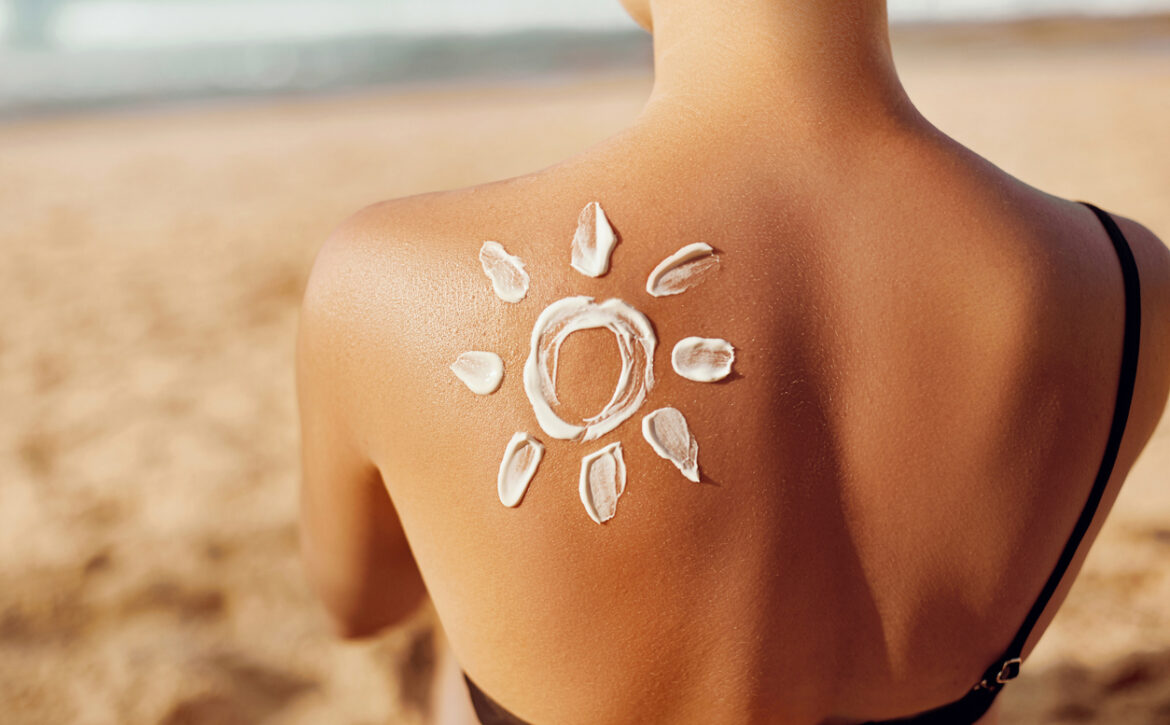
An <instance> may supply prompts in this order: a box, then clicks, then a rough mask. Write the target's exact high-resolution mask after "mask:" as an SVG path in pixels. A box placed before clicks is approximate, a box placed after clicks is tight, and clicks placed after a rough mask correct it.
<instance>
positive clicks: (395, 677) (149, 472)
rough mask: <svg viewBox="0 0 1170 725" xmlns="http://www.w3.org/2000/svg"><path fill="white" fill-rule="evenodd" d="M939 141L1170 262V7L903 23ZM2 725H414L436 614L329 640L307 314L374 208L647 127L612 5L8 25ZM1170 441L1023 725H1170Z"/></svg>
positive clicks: (630, 29) (1103, 547)
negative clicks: (306, 366) (302, 424)
mask: <svg viewBox="0 0 1170 725" xmlns="http://www.w3.org/2000/svg"><path fill="white" fill-rule="evenodd" d="M890 7H891V16H892V18H893V20H894V23H895V27H894V33H893V41H894V49H895V56H896V58H897V62H898V65H899V68H900V70H901V72H902V74H903V78H904V82H905V85H906V87H907V89H908V91H909V92H910V95H911V96H912V97H913V98H914V100H915V101H916V102H917V103H918V105H919V107H920V109H921V110H922V111H923V113H924V114H925V115H926V116H927V117H928V118H929V119H931V120H932V121H933V122H934V123H935V124H936V125H938V126H939V127H940V128H942V129H943V130H944V131H946V132H947V133H949V134H951V135H952V136H954V137H955V138H957V139H958V140H959V141H960V142H962V143H964V144H966V145H968V146H969V147H971V148H973V149H974V150H975V151H976V152H978V153H980V154H982V155H984V156H985V157H987V158H989V159H990V160H991V161H992V162H994V163H996V164H997V165H999V166H1001V167H1002V168H1004V169H1006V170H1007V171H1009V172H1010V173H1012V174H1014V175H1016V176H1018V177H1019V178H1021V179H1023V180H1025V181H1027V182H1029V183H1031V184H1033V185H1035V186H1038V187H1041V188H1043V189H1045V190H1047V191H1050V192H1052V193H1055V194H1058V195H1061V196H1066V197H1069V198H1074V199H1086V200H1090V201H1093V202H1095V203H1097V204H1099V205H1101V206H1103V207H1105V208H1106V209H1109V210H1111V211H1115V212H1117V213H1120V214H1124V215H1126V216H1130V217H1133V218H1136V219H1138V220H1140V221H1142V222H1143V223H1145V224H1146V225H1147V226H1148V227H1150V228H1151V229H1152V230H1153V231H1154V232H1155V233H1156V234H1158V235H1159V236H1161V237H1162V238H1163V239H1165V240H1170V204H1167V201H1166V200H1167V198H1168V196H1170V131H1168V130H1167V129H1168V128H1170V124H1168V122H1167V119H1168V118H1170V15H1166V14H1164V13H1170V1H1161V0H1144V1H1141V0H891V3H890ZM0 38H2V40H0V252H2V253H3V256H2V257H0V310H2V311H3V318H2V320H3V321H2V322H0V411H3V415H0V713H2V714H0V721H3V722H4V723H19V724H24V723H30V724H31V723H38V724H41V723H86V724H89V723H93V724H105V723H120V724H121V723H128V724H136V723H150V724H153V723H162V724H165V725H178V724H181V723H217V724H227V725H234V724H235V723H355V724H356V723H422V722H426V718H427V711H428V698H429V690H428V688H429V682H430V672H431V670H432V668H433V666H434V661H435V656H436V655H435V653H436V650H437V645H436V641H437V640H436V635H435V633H434V627H433V615H432V614H431V613H430V612H429V611H421V612H419V614H418V615H417V616H416V617H415V618H414V619H413V620H412V622H411V623H410V624H408V625H407V626H405V627H402V628H400V629H399V630H396V631H394V632H391V633H388V634H386V635H385V636H383V637H381V638H378V639H376V640H374V641H371V642H367V643H362V644H341V643H338V642H335V641H334V640H332V639H331V637H330V635H329V633H328V630H327V628H326V624H325V621H324V618H323V616H322V614H321V613H320V610H319V609H318V607H317V605H316V603H315V602H314V601H313V600H312V598H311V597H310V595H309V593H308V591H307V589H306V586H305V583H304V581H303V578H302V575H301V572H300V569H299V565H298V562H297V559H296V529H295V516H296V486H297V455H298V452H297V431H296V415H295V400H294V393H293V375H292V346H293V336H294V331H295V326H296V310H297V305H298V302H299V298H300V293H301V289H302V286H303V284H304V280H305V277H306V275H307V272H308V269H309V266H310V264H311V261H312V256H313V253H314V252H315V250H316V248H317V246H318V245H319V244H320V243H321V241H322V240H323V239H324V238H325V237H326V235H327V234H328V233H329V231H330V229H331V228H332V227H333V226H334V225H336V224H337V222H338V221H340V220H341V219H342V218H344V217H345V216H346V215H348V214H349V213H351V212H352V211H354V210H355V209H357V208H359V207H361V206H364V205H366V204H368V203H371V202H373V201H376V200H379V199H384V198H389V197H397V196H403V195H408V194H413V193H418V192H423V191H429V190H434V189H440V188H451V187H459V186H464V185H468V184H474V183H480V182H485V181H489V180H493V179H497V178H501V177H506V176H511V175H516V174H520V173H524V172H527V171H530V170H533V169H536V168H540V167H543V166H546V165H548V164H551V163H554V162H556V161H558V160H560V159H562V158H564V157H566V156H569V155H571V154H573V153H575V152H577V151H579V150H581V149H582V148H584V147H586V146H588V145H590V144H593V143H595V142H597V141H600V140H602V139H603V138H605V137H606V136H608V135H610V134H612V133H614V132H616V131H618V130H619V129H621V128H622V127H623V126H625V125H626V124H628V123H629V122H630V121H631V120H632V119H633V117H634V116H635V115H636V114H637V112H638V110H639V109H640V107H641V103H642V102H643V100H644V99H645V97H646V95H647V93H648V92H649V89H650V84H651V78H652V75H651V66H650V58H651V50H650V39H649V36H647V35H646V34H645V33H643V32H642V31H640V30H639V29H637V28H636V27H635V26H634V25H633V23H632V21H630V20H629V19H628V18H627V17H626V16H625V15H624V14H623V12H622V10H621V8H620V7H619V6H618V4H617V0H571V1H570V0H561V2H556V3H553V2H548V1H547V0H498V1H496V2H486V1H484V0H331V1H326V0H0ZM1168 484H1170V424H1168V423H1167V422H1166V421H1164V423H1163V425H1162V427H1161V428H1160V429H1159V431H1158V433H1157V434H1156V437H1155V440H1154V442H1153V443H1152V445H1151V447H1150V449H1149V450H1148V451H1147V452H1146V454H1145V455H1144V456H1143V458H1142V459H1141V460H1140V461H1139V463H1138V467H1137V469H1135V471H1134V473H1133V475H1132V476H1131V479H1130V482H1129V483H1128V484H1127V487H1126V489H1125V490H1124V491H1123V493H1122V495H1121V498H1120V499H1119V501H1118V503H1117V506H1116V508H1115V510H1114V513H1113V514H1112V516H1111V518H1110V519H1109V521H1108V523H1107V524H1106V526H1105V529H1104V531H1103V532H1102V534H1101V537H1100V539H1099V541H1098V543H1097V546H1096V547H1095V548H1094V550H1093V552H1092V554H1091V555H1090V557H1089V560H1088V562H1087V564H1086V567H1085V570H1084V573H1083V574H1082V576H1081V578H1080V579H1079V580H1078V582H1077V584H1076V586H1075V587H1074V589H1073V593H1072V595H1071V596H1070V599H1069V600H1068V602H1067V604H1066V605H1065V607H1064V609H1063V610H1062V611H1061V613H1060V615H1059V616H1058V617H1057V619H1056V621H1055V623H1054V624H1053V626H1052V628H1051V629H1050V630H1049V632H1048V634H1047V635H1046V636H1045V639H1044V640H1043V641H1042V643H1041V645H1040V647H1039V648H1038V649H1037V650H1036V652H1035V654H1034V655H1033V657H1032V658H1031V660H1030V661H1029V663H1028V666H1027V667H1026V669H1025V674H1024V676H1023V677H1022V678H1021V679H1020V680H1019V681H1018V682H1017V683H1015V684H1014V685H1013V686H1012V687H1010V688H1008V689H1007V690H1006V691H1005V695H1004V696H1003V699H1004V701H1005V713H1004V722H1005V723H1009V724H1010V723H1020V724H1022V723H1102V724H1103V723H1162V724H1165V723H1170V607H1167V605H1166V602H1170V564H1168V562H1170V485H1168Z"/></svg>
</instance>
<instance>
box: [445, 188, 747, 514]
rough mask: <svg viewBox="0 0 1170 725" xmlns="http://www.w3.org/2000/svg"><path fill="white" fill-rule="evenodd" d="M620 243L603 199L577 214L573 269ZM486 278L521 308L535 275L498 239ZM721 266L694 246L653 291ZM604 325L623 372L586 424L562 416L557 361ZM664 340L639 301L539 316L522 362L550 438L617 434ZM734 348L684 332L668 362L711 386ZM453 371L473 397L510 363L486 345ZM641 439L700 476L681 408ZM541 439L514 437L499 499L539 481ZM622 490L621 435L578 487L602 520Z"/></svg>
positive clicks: (581, 304)
mask: <svg viewBox="0 0 1170 725" xmlns="http://www.w3.org/2000/svg"><path fill="white" fill-rule="evenodd" d="M616 244H617V236H616V235H615V234H614V231H613V227H611V226H610V224H609V220H608V219H607V218H606V216H605V212H604V211H602V209H601V205H600V204H598V203H597V202H590V203H589V204H588V205H586V206H585V208H584V209H583V210H582V211H581V215H580V217H579V218H578V220H577V231H576V233H575V234H574V236H573V241H572V244H571V249H570V251H571V256H570V266H572V268H573V269H575V270H577V271H578V272H580V273H581V274H583V275H586V276H588V277H601V276H603V275H604V274H605V273H606V272H608V271H609V265H610V256H611V255H612V253H613V249H614V247H615V246H616ZM479 259H480V264H481V266H482V267H483V271H484V274H485V275H487V278H488V279H489V280H490V281H491V284H492V289H493V290H494V292H495V294H496V296H497V297H499V298H500V299H501V300H503V301H505V302H508V303H512V304H518V303H520V302H522V301H523V300H524V298H525V296H526V295H527V294H528V286H529V283H530V278H529V276H528V273H527V271H526V270H525V265H524V262H523V260H521V259H520V258H519V257H516V256H513V255H511V254H508V252H507V251H506V250H505V249H504V247H503V245H501V244H500V243H499V242H493V241H488V242H484V243H483V246H482V248H481V249H480V254H479ZM718 268H719V256H718V254H716V252H715V250H714V249H712V248H711V247H710V246H709V245H707V244H703V243H701V242H699V243H694V244H688V245H686V246H684V247H683V248H681V249H679V250H678V251H677V252H675V253H674V254H672V255H670V256H668V257H667V258H665V259H664V260H662V262H661V263H660V264H658V265H657V266H656V267H655V268H654V269H653V270H652V271H651V272H650V275H649V277H648V278H647V280H646V292H647V294H650V295H652V296H654V297H666V296H670V295H677V294H681V293H682V292H685V291H686V290H688V289H690V288H692V287H694V286H696V285H698V284H700V283H701V282H703V281H704V280H705V279H706V278H707V277H708V276H709V275H710V274H711V273H713V272H715V271H716V270H718ZM590 329H606V330H609V331H610V332H612V333H613V335H614V337H615V339H616V340H617V345H618V353H619V355H621V362H622V366H621V373H620V374H619V376H618V382H617V386H616V387H615V389H614V392H613V395H612V396H611V397H610V399H609V402H608V403H606V405H605V407H603V408H602V409H601V411H600V412H598V413H597V414H596V415H593V416H590V417H588V418H585V419H584V420H580V421H569V420H564V419H563V418H562V417H561V416H560V415H558V413H557V408H558V406H559V405H560V401H559V400H558V399H557V393H556V387H557V357H558V355H559V354H560V349H561V344H562V343H563V342H564V341H565V339H566V338H567V337H568V336H569V335H571V334H573V333H574V332H578V331H581V330H590ZM657 344H658V339H657V338H656V337H655V334H654V327H653V325H651V323H650V320H649V319H647V317H646V316H645V315H644V314H642V313H641V312H639V311H638V310H637V309H636V308H635V307H634V306H633V305H631V304H629V303H628V302H625V301H624V300H620V299H616V298H611V299H608V300H604V301H602V302H598V301H596V300H595V299H594V298H592V297H586V296H574V297H565V298H563V299H560V300H557V301H556V302H553V303H552V304H550V305H549V306H548V307H546V308H544V310H543V311H542V312H541V313H540V315H539V316H538V317H537V318H536V322H535V323H534V324H533V326H532V339H531V342H530V345H529V351H528V358H527V360H526V361H525V363H524V374H523V382H524V392H525V393H526V394H527V396H528V400H529V402H530V403H531V404H532V411H533V413H534V414H535V415H536V421H537V423H538V424H539V425H540V428H541V430H542V431H543V432H544V433H545V435H548V436H550V437H552V438H557V439H560V440H573V441H579V442H581V443H588V442H590V441H594V440H597V439H599V438H601V437H603V436H605V435H606V434H607V433H609V432H611V431H613V430H614V429H615V428H617V427H618V426H620V425H621V424H622V423H624V422H625V421H626V420H628V419H629V418H631V417H632V416H633V415H634V414H636V413H637V412H638V411H639V410H640V409H641V408H642V405H643V404H644V403H645V402H646V397H647V395H648V394H649V393H650V390H651V389H652V388H653V387H654V350H655V348H656V346H657ZM734 362H735V349H734V348H733V347H732V346H731V344H730V343H729V342H727V341H726V340H722V339H719V338H703V337H687V338H684V339H683V340H681V341H679V343H678V344H677V345H675V346H674V349H673V350H672V352H671V367H672V368H673V369H674V371H675V372H676V373H677V374H678V375H681V376H682V377H684V378H686V379H688V380H693V381H696V382H704V383H709V382H715V381H718V380H722V379H723V378H725V377H727V376H728V375H729V374H730V373H731V366H732V364H733V363H734ZM451 370H452V372H454V374H455V375H456V376H457V377H458V378H459V379H460V380H462V381H463V382H464V384H466V385H467V387H468V388H469V389H470V390H471V391H472V392H474V393H477V394H479V395H490V394H492V393H494V392H495V391H496V390H497V389H498V388H499V386H500V383H501V381H502V379H503V371H504V363H503V361H502V360H501V359H500V357H499V356H498V355H496V354H495V353H491V352H486V351H475V350H473V351H469V352H465V353H463V354H461V355H460V356H459V357H458V359H456V361H455V362H454V363H452V365H451ZM642 436H643V438H644V439H645V440H646V442H647V444H649V446H650V447H651V448H652V449H653V450H654V452H655V453H656V454H658V455H659V456H660V457H662V458H665V459H666V460H668V461H670V462H671V463H672V464H674V466H675V467H676V468H678V470H679V471H680V472H681V473H682V475H683V476H685V477H686V478H687V479H689V480H691V481H694V482H696V483H697V482H698V481H699V479H700V475H699V461H698V456H699V444H698V442H697V441H696V440H695V436H694V435H693V434H692V433H691V431H690V428H689V427H688V426H687V421H686V418H685V417H684V416H683V414H682V412H681V411H679V410H677V409H675V408H670V407H666V408H659V409H657V410H654V411H652V412H650V413H648V414H646V415H644V416H643V417H642ZM543 456H544V445H543V444H542V443H541V442H540V440H539V439H537V438H536V437H534V436H533V435H532V434H530V433H527V432H518V433H516V434H515V435H513V436H512V438H511V440H510V441H508V445H507V447H506V448H505V450H504V456H503V460H502V461H501V462H500V469H499V474H498V476H497V479H496V486H497V491H498V493H499V497H500V501H501V503H503V504H504V505H505V506H510V507H514V506H519V505H520V502H521V501H522V500H523V499H524V494H525V492H526V491H527V490H528V486H529V484H531V483H532V480H533V478H535V476H536V473H537V469H538V467H539V466H540V460H541V458H542V457H543ZM625 489H626V464H625V460H624V458H623V456H622V445H621V442H620V441H617V442H613V443H610V444H608V445H605V446H602V447H600V448H598V449H596V450H592V451H589V452H587V453H586V454H585V455H584V456H583V457H582V459H581V473H580V477H579V480H578V490H579V493H580V497H581V504H582V505H583V506H584V507H585V512H586V513H587V514H588V515H589V517H590V518H591V519H593V520H594V521H596V522H597V523H599V524H602V523H605V522H606V521H608V520H610V519H611V518H613V516H614V514H615V513H616V512H617V503H618V499H619V498H620V497H621V495H622V493H623V492H624V491H625Z"/></svg>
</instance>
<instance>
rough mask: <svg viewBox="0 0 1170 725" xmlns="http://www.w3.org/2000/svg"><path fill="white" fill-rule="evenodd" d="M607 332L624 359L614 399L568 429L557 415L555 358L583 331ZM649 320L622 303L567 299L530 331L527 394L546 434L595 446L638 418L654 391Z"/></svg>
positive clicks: (653, 340)
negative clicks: (628, 419) (637, 413)
mask: <svg viewBox="0 0 1170 725" xmlns="http://www.w3.org/2000/svg"><path fill="white" fill-rule="evenodd" d="M594 328H605V329H607V330H609V331H610V332H612V333H613V334H614V336H615V337H616V338H617V343H618V351H619V353H620V354H621V358H622V370H621V374H620V375H619V376H618V383H617V387H616V389H615V390H614V392H613V396H612V397H611V398H610V400H609V402H608V403H606V405H605V407H604V408H602V409H601V412H600V413H598V414H597V415H594V416H592V417H590V418H586V419H585V420H583V421H581V423H580V424H576V423H570V422H568V421H566V420H564V419H562V418H561V417H560V416H558V415H557V414H556V412H555V411H554V410H553V407H554V406H556V405H560V401H559V400H558V399H557V356H558V355H559V354H560V349H561V344H562V343H563V342H564V341H565V338H567V337H568V336H569V335H571V334H573V333H574V332H577V331H579V330H589V329H594ZM657 342H658V340H657V338H656V337H655V336H654V328H653V327H652V326H651V325H650V320H648V319H646V316H645V315H643V314H642V313H641V312H638V311H637V310H635V309H634V308H633V307H631V306H630V305H628V304H626V303H625V302H623V301H621V300H619V299H609V300H606V301H605V302H602V303H600V304H598V303H596V302H594V301H593V298H592V297H566V298H564V299H561V300H557V301H556V302H553V303H552V304H551V305H549V306H548V307H546V308H545V309H544V311H543V312H541V313H540V317H538V318H537V319H536V324H534V325H533V327H532V344H531V347H530V349H529V352H528V360H527V361H526V362H525V363H524V392H525V393H527V394H528V400H529V401H530V402H531V403H532V410H533V412H534V413H536V421H537V422H538V423H540V427H541V428H542V429H544V432H545V433H547V434H548V435H550V436H552V437H553V438H559V439H561V440H582V441H591V440H593V439H595V438H598V437H600V436H603V435H605V434H606V433H608V432H609V431H611V430H613V429H614V428H616V427H618V426H619V425H621V424H622V422H623V421H625V420H626V419H627V418H629V417H630V416H631V415H633V414H634V413H635V412H637V410H638V408H639V407H641V405H642V403H643V402H645V400H646V394H647V393H648V392H649V391H650V388H652V387H654V346H655V345H656V344H657Z"/></svg>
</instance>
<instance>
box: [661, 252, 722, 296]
mask: <svg viewBox="0 0 1170 725" xmlns="http://www.w3.org/2000/svg"><path fill="white" fill-rule="evenodd" d="M717 269H719V256H718V255H716V254H715V250H714V249H712V248H711V246H710V245H709V244H704V243H702V242H695V243H694V244H688V245H686V246H685V247H683V248H682V249H680V250H678V251H677V252H675V253H674V254H672V255H670V256H669V257H667V258H666V259H664V260H662V261H661V262H659V263H658V266H657V267H655V268H654V271H652V272H651V273H650V276H649V277H648V278H647V279H646V291H647V292H649V293H650V294H652V295H654V296H655V297H666V296H667V295H677V294H679V293H681V292H685V291H687V290H688V289H690V288H691V287H694V286H695V285H697V284H699V283H700V282H702V281H703V280H704V279H706V278H707V276H708V275H710V274H711V273H712V272H714V271H715V270H717Z"/></svg>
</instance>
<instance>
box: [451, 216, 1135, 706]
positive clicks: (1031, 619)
mask: <svg viewBox="0 0 1170 725" xmlns="http://www.w3.org/2000/svg"><path fill="white" fill-rule="evenodd" d="M1080 203H1081V204H1084V205H1085V206H1087V207H1088V208H1089V209H1091V210H1092V211H1093V213H1094V214H1096V215H1097V218H1098V219H1099V220H1100V221H1101V224H1102V225H1103V226H1104V227H1105V231H1106V232H1107V233H1108V234H1109V239H1110V241H1112V242H1113V248H1114V250H1116V252H1117V258H1118V260H1119V261H1120V262H1121V273H1122V276H1123V278H1124V282H1125V333H1124V334H1125V336H1124V340H1123V342H1122V351H1121V378H1120V380H1119V382H1118V384H1117V401H1116V405H1115V407H1114V409H1113V423H1112V425H1111V427H1110V429H1109V439H1108V440H1107V441H1106V443H1105V456H1104V458H1103V459H1102V460H1101V467H1100V469H1098V471H1097V478H1096V479H1095V480H1094V481H1093V488H1092V490H1091V491H1090V492H1089V499H1088V501H1086V502H1085V506H1084V508H1083V509H1081V515H1080V517H1079V518H1078V519H1077V523H1076V526H1074V527H1073V530H1072V534H1071V535H1069V537H1068V541H1067V542H1065V545H1064V550H1063V551H1061V553H1060V559H1059V560H1058V561H1057V562H1056V567H1055V568H1054V569H1053V570H1052V574H1050V575H1049V577H1048V581H1046V582H1045V583H1044V588H1043V589H1042V590H1041V591H1040V596H1039V597H1037V598H1036V603H1035V604H1033V605H1032V609H1031V610H1030V611H1029V612H1028V616H1027V617H1025V618H1024V623H1023V625H1022V626H1021V627H1020V629H1019V631H1018V632H1016V636H1015V639H1013V640H1012V643H1011V644H1010V645H1008V648H1007V650H1005V651H1004V653H1003V654H1002V655H1000V657H999V658H998V659H996V661H995V662H993V663H992V664H991V666H990V667H988V668H987V670H986V671H984V673H983V678H982V679H981V680H979V683H978V684H976V685H975V687H973V688H972V689H971V691H970V692H968V693H967V694H966V695H964V696H963V697H962V699H959V700H957V701H955V702H952V703H950V704H949V705H943V706H942V707H937V708H934V709H932V710H927V711H926V712H922V713H919V714H917V715H912V716H910V717H905V718H899V719H897V720H882V721H880V722H876V721H875V722H870V723H867V724H866V725H910V724H913V725H974V723H975V722H977V721H978V720H979V718H981V717H983V716H984V715H985V714H986V713H987V711H988V710H989V709H991V705H992V703H994V702H995V698H996V696H997V695H999V691H1000V690H1001V689H1003V686H1004V683H1006V682H1009V681H1010V680H1013V679H1015V678H1016V677H1017V676H1018V675H1019V674H1020V663H1021V661H1022V657H1023V652H1024V644H1025V643H1026V642H1027V641H1028V636H1029V635H1030V634H1031V633H1032V629H1033V628H1034V627H1035V626H1036V623H1037V622H1038V621H1039V620H1040V615H1041V614H1043V613H1044V609H1045V608H1046V607H1047V606H1048V602H1049V601H1050V600H1051V599H1052V596H1053V595H1054V594H1055V593H1056V589H1057V587H1058V586H1060V581H1061V579H1063V578H1064V574H1065V572H1066V571H1068V568H1069V566H1070V565H1071V564H1072V561H1073V558H1074V557H1075V556H1076V553H1077V549H1078V547H1079V546H1080V543H1081V541H1082V540H1083V539H1084V538H1085V533H1086V532H1088V530H1089V525H1090V524H1091V523H1092V521H1093V516H1094V514H1096V513H1097V507H1098V506H1099V505H1100V503H1101V498H1102V496H1104V495H1105V489H1106V487H1107V486H1108V484H1109V478H1110V476H1111V475H1112V474H1113V466H1114V464H1115V463H1116V462H1117V452H1118V450H1119V449H1120V448H1121V437H1122V434H1124V433H1125V425H1126V422H1127V421H1128V420H1129V408H1130V403H1131V402H1132V400H1133V388H1134V382H1135V379H1136V377H1137V363H1138V343H1139V337H1140V334H1141V326H1142V319H1141V318H1142V314H1141V289H1140V285H1139V283H1138V268H1137V264H1136V262H1134V258H1133V252H1132V251H1131V250H1130V248H1129V243H1128V242H1127V241H1126V239H1125V235H1124V234H1122V233H1121V229H1120V228H1119V227H1118V226H1117V223H1116V222H1114V221H1113V218H1112V217H1111V216H1109V214H1107V213H1105V212H1104V211H1101V210H1100V209H1098V208H1097V207H1095V206H1093V205H1092V204H1090V203H1088V202H1084V201H1082V202H1080ZM463 679H464V680H465V681H466V682H467V689H468V691H469V692H470V693H471V702H472V704H473V705H474V707H475V712H476V715H477V716H478V717H479V721H480V722H481V723H483V724H484V725H528V723H526V722H525V721H524V720H521V719H520V718H518V717H516V716H515V715H513V714H512V713H510V712H508V710H506V709H504V707H503V706H502V705H500V704H499V703H497V702H496V701H495V700H492V699H491V698H490V697H488V696H487V695H486V694H484V693H483V691H482V690H480V689H479V688H478V687H477V686H476V685H475V683H474V682H472V681H471V679H470V678H469V677H467V675H466V674H464V675H463Z"/></svg>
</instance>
